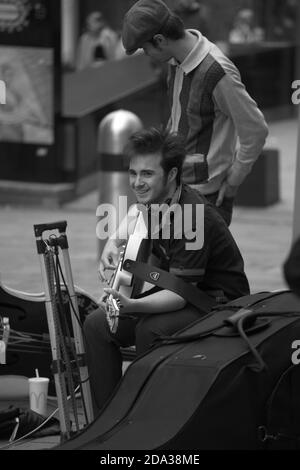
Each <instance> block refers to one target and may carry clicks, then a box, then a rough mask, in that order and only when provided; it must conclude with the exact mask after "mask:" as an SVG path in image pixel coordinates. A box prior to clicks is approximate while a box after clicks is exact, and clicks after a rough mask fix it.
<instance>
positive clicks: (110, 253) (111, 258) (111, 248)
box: [98, 239, 119, 283]
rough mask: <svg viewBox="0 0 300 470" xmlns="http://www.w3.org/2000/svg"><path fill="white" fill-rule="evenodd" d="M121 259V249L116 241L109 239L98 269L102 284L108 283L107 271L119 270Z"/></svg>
mask: <svg viewBox="0 0 300 470" xmlns="http://www.w3.org/2000/svg"><path fill="white" fill-rule="evenodd" d="M118 259H119V249H118V247H117V246H116V243H115V241H114V240H111V239H109V240H108V241H107V243H106V245H105V247H104V249H103V252H102V254H101V258H100V262H99V267H98V274H99V278H100V280H101V281H102V282H105V283H106V282H107V278H106V276H105V271H106V270H107V269H109V270H114V269H116V268H117V264H118Z"/></svg>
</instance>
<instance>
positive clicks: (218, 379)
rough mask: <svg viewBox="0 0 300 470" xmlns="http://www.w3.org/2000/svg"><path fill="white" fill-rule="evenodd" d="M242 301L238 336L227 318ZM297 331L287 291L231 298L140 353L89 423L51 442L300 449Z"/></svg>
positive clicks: (299, 313)
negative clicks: (245, 316)
mask: <svg viewBox="0 0 300 470" xmlns="http://www.w3.org/2000/svg"><path fill="white" fill-rule="evenodd" d="M241 308H243V310H242V311H240V313H243V314H249V312H253V313H255V317H253V316H252V320H253V318H254V321H252V322H246V321H245V322H244V325H245V326H244V330H245V332H246V335H245V337H243V335H242V334H241V329H239V328H238V327H237V324H236V323H229V322H228V319H229V318H230V317H231V316H232V315H233V314H234V313H236V312H238V311H239V310H240V309H241ZM245 309H246V311H245ZM239 326H240V325H239ZM297 339H300V299H299V298H298V297H296V296H295V295H294V294H292V293H291V292H289V291H284V292H275V293H266V292H265V293H263V292H262V293H259V294H255V295H250V296H245V297H242V298H240V299H237V300H235V301H233V302H230V303H228V304H226V305H225V306H222V308H218V309H216V310H214V311H212V312H211V313H210V314H209V315H207V316H205V317H203V318H202V319H200V320H199V321H197V322H195V323H193V324H192V325H190V326H189V327H188V328H185V329H184V330H182V331H181V332H180V334H177V335H176V338H175V337H173V340H172V341H170V340H169V341H167V340H165V341H164V342H162V343H160V344H158V345H157V346H155V347H153V348H152V349H151V350H150V351H149V352H148V353H146V354H144V355H143V356H140V357H139V358H137V359H136V360H135V361H134V362H133V363H132V364H131V365H130V366H129V367H128V369H127V371H126V372H125V374H124V376H123V378H122V380H121V381H120V383H119V385H118V387H117V389H116V391H115V393H114V395H113V396H112V397H111V399H110V400H109V402H108V403H107V405H106V406H105V408H104V409H103V411H102V412H101V414H100V415H99V416H98V417H97V418H96V419H95V420H94V422H93V423H91V424H90V425H89V426H87V427H86V428H85V429H84V430H83V431H81V432H80V433H79V434H77V435H76V436H74V437H72V438H71V439H70V440H68V441H67V442H65V443H63V444H61V445H59V446H57V447H55V448H54V449H55V450H72V449H78V450H89V449H93V450H98V451H100V450H116V449H118V450H126V449H129V450H139V449H142V450H154V449H156V450H176V449H178V450H185V449H188V450H198V451H199V450H219V449H220V450H221V449H235V450H237V449H251V450H254V449H280V448H283V449H293V448H298V447H299V442H300V367H299V366H294V365H293V364H292V362H291V357H292V353H293V349H292V343H293V342H294V341H295V340H297Z"/></svg>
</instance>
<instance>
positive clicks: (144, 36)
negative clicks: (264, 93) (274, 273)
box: [122, 0, 268, 225]
mask: <svg viewBox="0 0 300 470" xmlns="http://www.w3.org/2000/svg"><path fill="white" fill-rule="evenodd" d="M122 40H123V45H124V48H125V50H126V52H127V54H129V55H130V54H133V53H134V52H135V51H136V50H137V49H139V48H142V49H144V52H145V54H147V55H149V56H150V57H152V58H153V59H156V60H158V61H160V62H169V64H170V68H169V77H168V90H169V98H170V105H171V115H170V119H169V123H168V128H169V129H170V130H171V131H172V132H178V133H179V134H181V135H182V136H183V137H184V138H185V141H186V147H187V152H188V155H187V158H186V161H185V165H184V172H183V180H184V182H186V183H188V184H190V185H193V186H195V187H196V188H197V189H199V190H200V191H201V193H202V194H204V195H205V196H206V198H207V199H209V200H210V201H211V202H212V203H214V204H216V206H217V207H218V209H219V211H220V213H221V215H222V216H223V217H224V219H225V221H226V223H227V224H228V225H230V222H231V217H232V206H233V200H234V197H235V195H236V193H237V190H238V187H239V185H240V184H241V183H242V182H243V180H244V178H245V177H246V175H247V174H248V173H249V172H250V171H251V168H252V165H253V163H254V162H255V160H256V159H257V158H258V156H259V155H260V153H261V150H262V148H263V146H264V143H265V140H266V137H267V134H268V128H267V125H266V122H265V119H264V117H263V114H262V113H261V111H260V110H259V109H258V107H257V104H256V103H255V101H254V100H253V99H252V98H251V97H250V96H249V94H248V93H247V91H246V89H245V86H244V85H243V83H242V82H241V77H240V74H239V71H238V70H237V68H236V67H235V65H234V64H233V63H232V62H231V60H229V59H228V58H227V57H226V56H225V55H224V54H223V53H222V52H221V50H220V49H219V48H218V47H217V46H216V45H215V44H213V43H212V42H210V41H209V40H208V39H207V38H205V37H204V36H203V35H202V34H201V33H200V32H199V31H197V30H195V29H185V27H184V24H183V22H182V20H181V19H180V18H179V17H178V16H176V15H175V14H174V13H172V11H171V10H170V9H169V8H168V7H167V6H166V4H165V3H164V2H163V1H161V0H139V1H138V2H136V3H135V4H134V5H133V6H132V8H131V9H130V10H129V11H128V12H127V13H126V15H125V18H124V22H123V32H122ZM238 139H239V148H238V150H237V140H238Z"/></svg>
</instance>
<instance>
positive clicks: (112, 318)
mask: <svg viewBox="0 0 300 470" xmlns="http://www.w3.org/2000/svg"><path fill="white" fill-rule="evenodd" d="M105 311H106V319H107V323H108V326H109V328H110V331H111V332H112V333H116V331H117V328H118V324H119V315H120V309H119V307H118V304H117V301H116V299H114V297H113V296H112V295H111V294H110V295H109V296H108V298H107V300H106V305H105Z"/></svg>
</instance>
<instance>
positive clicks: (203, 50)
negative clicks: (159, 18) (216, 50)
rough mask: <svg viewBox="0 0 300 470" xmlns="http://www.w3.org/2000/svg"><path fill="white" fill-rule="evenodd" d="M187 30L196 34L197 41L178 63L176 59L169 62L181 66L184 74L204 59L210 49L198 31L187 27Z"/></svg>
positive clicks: (206, 40)
mask: <svg viewBox="0 0 300 470" xmlns="http://www.w3.org/2000/svg"><path fill="white" fill-rule="evenodd" d="M188 31H189V32H190V33H192V34H194V35H195V36H197V42H196V44H195V46H194V47H193V49H192V50H191V52H190V53H189V54H188V55H187V56H186V58H185V59H184V61H183V62H181V64H179V62H177V60H176V59H174V58H173V59H171V60H170V61H169V63H170V64H171V65H176V66H177V67H179V68H181V69H182V70H183V72H184V73H185V74H188V73H190V72H192V71H193V70H194V69H195V68H196V67H198V65H199V64H201V62H202V61H203V60H204V59H205V57H206V56H207V54H208V53H209V51H210V42H209V41H208V39H206V37H204V36H203V35H202V34H201V33H200V31H197V30H196V29H188Z"/></svg>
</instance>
